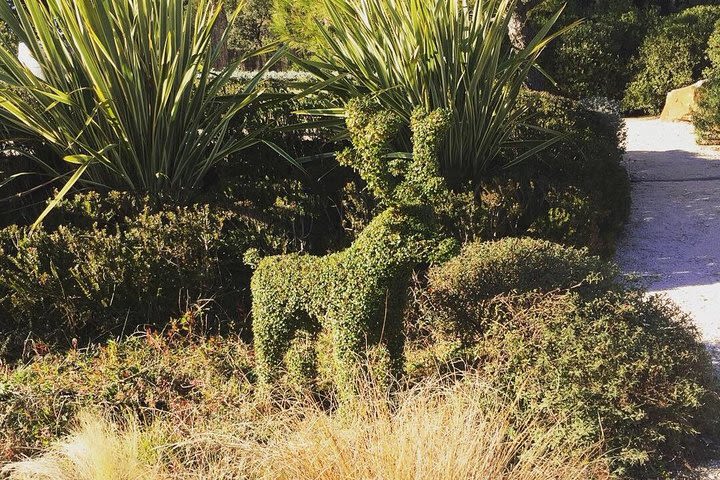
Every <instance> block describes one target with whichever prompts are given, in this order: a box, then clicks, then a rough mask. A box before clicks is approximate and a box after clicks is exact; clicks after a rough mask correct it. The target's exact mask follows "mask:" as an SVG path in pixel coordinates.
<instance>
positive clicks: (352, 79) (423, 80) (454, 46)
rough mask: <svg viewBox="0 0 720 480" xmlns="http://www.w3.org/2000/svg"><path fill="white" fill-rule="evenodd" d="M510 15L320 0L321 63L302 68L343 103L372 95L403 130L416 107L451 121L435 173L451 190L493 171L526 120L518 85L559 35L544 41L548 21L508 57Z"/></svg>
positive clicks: (423, 4) (436, 3) (488, 8)
mask: <svg viewBox="0 0 720 480" xmlns="http://www.w3.org/2000/svg"><path fill="white" fill-rule="evenodd" d="M514 6H515V1H514V0H491V1H488V2H474V3H473V4H472V5H471V6H470V7H468V8H464V7H463V6H462V2H459V1H446V0H433V1H424V0H413V1H409V2H408V1H400V0H371V1H368V2H365V1H362V2H361V1H358V0H328V1H327V8H328V16H329V25H328V26H327V27H325V28H323V33H324V35H325V37H326V41H327V44H328V48H327V49H326V50H325V51H323V52H322V53H320V54H319V56H320V57H321V59H322V61H320V62H301V64H303V66H304V67H305V68H306V69H308V71H310V72H312V73H314V74H316V75H317V76H318V77H319V78H320V79H321V80H323V81H324V82H329V83H330V84H329V85H328V88H329V89H330V90H332V91H334V92H336V93H337V94H338V95H339V96H340V97H342V98H344V99H346V100H347V99H350V98H356V97H358V96H361V95H365V94H371V95H373V96H375V97H376V98H377V99H378V101H379V102H380V104H381V105H382V106H383V108H385V109H388V110H389V111H391V112H392V113H393V114H394V115H395V116H397V117H398V118H399V119H401V120H402V121H403V122H404V123H405V124H409V122H410V117H411V115H412V113H413V112H414V111H415V109H416V108H417V107H422V108H423V109H424V110H425V111H428V112H429V111H434V110H436V109H445V110H448V111H450V112H452V116H453V117H452V122H451V127H450V131H449V133H448V139H447V143H446V145H445V146H444V147H443V149H442V152H441V167H442V171H443V174H444V175H445V176H446V178H448V179H449V181H450V182H451V184H453V186H455V184H456V183H463V182H465V181H467V180H469V179H478V178H480V177H481V176H482V175H484V174H486V173H487V172H488V171H492V170H494V169H496V168H498V167H500V166H501V165H502V164H501V163H500V162H499V156H500V154H501V152H502V151H503V150H504V149H506V148H507V147H508V146H509V145H508V134H509V132H510V131H512V129H514V128H515V127H516V125H517V124H518V123H520V122H522V121H523V120H524V119H525V115H524V113H525V112H524V111H523V110H522V109H518V108H516V101H517V97H518V96H519V94H520V91H521V88H522V85H523V83H524V81H525V79H526V78H527V76H528V72H529V71H530V70H531V69H532V68H533V67H534V65H535V62H536V60H537V57H538V55H540V53H541V52H542V51H543V49H544V48H545V47H546V46H547V44H548V43H549V42H550V41H551V40H552V39H553V38H555V37H556V36H557V35H559V34H560V33H561V32H562V31H561V32H558V33H556V34H552V35H548V32H549V30H550V29H551V28H552V26H553V24H554V18H552V19H551V20H550V21H548V22H547V23H546V24H545V25H544V27H543V29H542V30H541V31H540V32H539V33H538V35H537V37H536V38H534V39H533V41H532V42H530V44H529V45H528V47H527V48H526V49H524V50H522V51H519V52H515V51H513V50H512V49H511V48H510V46H509V42H508V38H507V32H508V23H509V20H510V16H511V12H512V10H513V8H514ZM419 58H421V59H423V61H418V59H419ZM448 59H452V61H448ZM409 140H410V139H409V135H407V134H406V135H402V136H399V138H398V142H399V143H400V145H401V148H403V149H405V150H408V149H409ZM528 149H530V147H528ZM526 153H527V152H521V153H519V154H518V155H517V156H515V157H514V158H513V159H512V162H513V163H516V162H520V161H522V159H523V158H524V157H525V156H526Z"/></svg>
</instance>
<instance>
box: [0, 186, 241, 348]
mask: <svg viewBox="0 0 720 480" xmlns="http://www.w3.org/2000/svg"><path fill="white" fill-rule="evenodd" d="M98 200H99V199H98V197H97V196H96V195H90V196H85V197H78V198H76V199H75V200H74V202H75V205H74V206H73V207H74V208H76V209H77V208H86V209H87V210H86V213H87V216H86V217H85V218H87V220H86V221H87V222H88V224H87V225H82V222H81V221H78V222H76V223H75V224H73V223H74V222H68V223H67V224H66V225H60V226H58V227H57V228H56V229H54V230H45V229H40V230H37V231H35V232H34V233H33V234H32V235H30V236H28V235H27V233H28V232H27V229H25V228H21V227H17V226H10V227H7V228H5V229H4V230H2V231H0V245H1V248H2V255H0V288H1V289H2V291H3V294H4V299H3V301H2V307H3V310H4V315H3V317H4V318H3V319H2V321H1V324H0V326H1V328H0V332H1V334H2V337H3V338H4V339H5V340H9V341H10V345H8V347H10V348H9V352H6V353H13V352H17V350H18V347H19V345H18V344H20V343H21V342H22V340H24V339H25V337H27V336H28V335H30V338H40V339H42V340H43V341H45V342H49V343H55V342H59V343H60V344H61V345H69V344H70V340H71V339H72V338H76V339H77V340H78V341H80V343H81V344H84V343H85V342H86V341H87V340H88V339H92V338H96V337H97V336H105V335H108V334H119V333H121V332H125V333H127V334H129V333H132V332H133V331H134V330H135V329H136V327H138V326H139V325H145V324H147V325H150V326H153V327H157V326H160V327H162V326H163V325H164V324H165V322H167V320H169V318H170V317H171V316H173V315H180V314H181V313H182V312H183V311H184V309H185V308H191V306H192V305H194V304H198V303H199V304H201V305H202V304H205V303H207V304H208V305H207V306H208V312H207V313H208V314H209V313H210V312H211V311H215V314H216V315H219V314H220V313H221V312H222V311H223V310H224V309H223V308H213V307H217V306H219V305H220V304H224V306H225V307H229V308H230V310H229V311H230V312H233V311H236V310H237V308H238V305H235V306H234V307H232V306H231V305H232V303H233V301H237V296H238V295H239V294H238V292H237V291H236V290H235V289H237V288H242V284H241V283H240V282H238V284H237V285H233V284H234V283H235V282H233V281H231V280H230V279H232V278H233V273H235V274H237V272H238V267H239V266H241V264H240V260H238V258H239V257H240V255H241V252H242V251H243V250H244V249H245V248H247V247H248V246H249V245H248V244H247V243H244V242H248V241H252V237H251V236H248V237H247V238H242V237H237V236H233V235H228V236H225V235H223V232H224V230H225V229H226V228H227V226H228V224H229V223H230V222H232V221H234V220H235V219H236V215H234V214H233V212H231V211H223V210H215V211H214V210H212V209H210V208H209V207H207V206H195V207H183V208H180V207H177V208H171V209H167V210H160V211H155V212H153V211H152V210H151V208H150V206H149V204H147V203H144V202H138V204H134V200H133V199H132V197H131V196H129V195H127V196H123V195H117V197H115V198H114V199H113V200H116V201H117V204H119V205H122V204H123V203H125V205H126V211H127V210H128V209H129V210H135V212H134V214H133V215H129V216H126V217H123V216H122V213H121V211H122V210H120V209H118V210H117V211H113V210H112V209H110V208H107V207H100V206H99V204H98ZM108 203H115V202H108ZM237 241H240V244H239V245H235V244H234V243H233V242H237ZM233 259H235V260H234V263H235V265H233ZM230 292H233V297H235V298H233V299H232V300H233V301H230V302H228V300H229V299H228V298H227V295H228V294H229V293H230ZM213 298H215V300H214V301H213V300H212V299H213ZM215 302H220V303H218V304H215ZM230 315H231V318H232V317H234V316H235V315H234V314H230ZM223 320H225V318H223Z"/></svg>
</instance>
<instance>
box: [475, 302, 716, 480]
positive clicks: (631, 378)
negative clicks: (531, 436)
mask: <svg viewBox="0 0 720 480" xmlns="http://www.w3.org/2000/svg"><path fill="white" fill-rule="evenodd" d="M489 311H490V312H492V316H491V317H488V318H487V321H486V324H487V329H486V331H485V333H484V336H483V339H482V341H480V342H478V343H477V344H476V347H475V350H474V351H473V354H474V355H473V356H474V358H476V359H477V361H478V363H479V365H481V367H480V368H481V369H484V370H485V374H486V375H487V377H488V378H491V379H494V380H496V381H497V386H498V388H501V389H504V390H505V391H507V392H508V395H511V397H512V398H517V399H518V402H519V404H520V405H524V407H525V408H526V409H527V410H528V411H535V412H537V411H543V412H546V413H547V414H548V415H549V416H550V417H551V418H555V419H557V421H558V422H561V423H564V424H565V425H566V429H565V431H564V433H563V434H562V435H561V438H557V441H558V442H567V443H568V444H573V442H580V443H581V444H582V443H585V444H596V443H597V442H600V444H601V446H602V448H603V450H605V451H609V452H610V458H609V461H610V464H611V469H612V470H613V471H614V472H615V473H616V474H619V475H620V476H628V477H634V478H659V477H660V476H663V475H662V472H667V470H668V469H669V468H670V467H671V466H672V464H673V463H675V462H677V463H676V464H675V466H677V464H680V463H681V462H682V461H683V460H684V459H687V458H692V456H693V455H695V454H700V453H702V452H703V450H705V449H707V443H706V442H705V441H703V440H702V437H704V436H708V435H709V436H714V435H716V434H717V431H718V430H717V429H718V417H717V408H718V406H719V405H720V404H719V403H718V393H717V392H718V390H717V384H716V379H715V377H714V375H713V368H712V364H711V362H710V359H709V356H708V354H707V352H706V350H705V347H704V346H703V344H702V343H701V342H700V341H699V339H698V335H697V332H696V330H695V328H694V326H693V325H692V322H691V319H690V318H689V317H688V316H687V315H685V314H682V313H681V312H680V310H679V309H678V308H677V307H676V306H675V305H674V304H672V303H671V302H670V301H669V300H666V299H663V298H661V297H650V298H648V297H647V296H646V295H645V294H644V292H636V291H615V292H609V293H606V294H603V295H601V296H599V297H597V298H594V299H590V300H587V299H583V298H582V297H581V296H580V295H578V294H575V293H572V294H554V295H546V294H545V295H543V294H526V295H507V296H504V297H502V298H496V299H495V300H494V301H493V308H492V309H490V310H489Z"/></svg>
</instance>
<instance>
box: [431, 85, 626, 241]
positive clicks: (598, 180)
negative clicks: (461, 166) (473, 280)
mask: <svg viewBox="0 0 720 480" xmlns="http://www.w3.org/2000/svg"><path fill="white" fill-rule="evenodd" d="M520 101H521V102H522V104H523V108H526V109H527V110H528V112H529V120H528V122H527V124H528V125H526V126H522V127H520V128H518V129H516V130H515V132H514V134H513V135H514V137H518V138H524V139H526V140H527V139H530V140H533V139H538V140H537V141H542V140H541V139H542V138H544V135H545V134H544V131H546V130H553V131H559V132H565V136H564V137H563V138H562V139H561V140H560V141H559V142H557V143H555V144H554V145H552V146H550V147H548V148H546V149H545V150H543V151H542V152H540V153H539V154H537V155H534V156H533V157H531V158H530V159H528V161H525V162H523V163H521V164H519V165H516V166H514V167H512V168H510V169H507V170H505V171H503V172H502V173H500V174H498V175H497V176H496V177H494V178H489V179H487V180H485V181H483V182H482V183H481V185H480V186H479V187H478V188H475V189H472V190H471V189H469V188H468V189H466V190H465V191H464V192H461V193H458V194H456V195H454V196H453V197H452V198H450V199H449V201H448V202H447V203H446V204H445V205H444V214H445V216H446V217H447V220H446V223H447V228H448V230H449V231H452V232H453V233H454V234H455V236H456V237H457V238H458V239H459V240H462V241H463V242H466V241H470V240H474V239H485V240H489V239H496V238H500V237H504V236H525V235H530V236H533V237H538V238H543V239H547V240H552V241H555V242H559V243H564V244H567V245H573V246H577V247H589V248H590V249H591V251H592V252H593V253H599V254H603V255H612V253H613V252H614V248H615V240H616V238H617V235H618V234H619V233H620V232H621V231H622V228H623V225H624V222H625V220H626V219H627V216H628V214H629V210H630V182H629V179H628V175H627V172H626V170H625V168H624V167H623V166H622V163H621V162H622V159H623V157H622V153H623V151H622V148H621V146H620V144H621V142H622V140H623V138H624V125H623V122H622V120H621V119H620V117H619V116H617V115H611V114H606V113H600V112H596V111H591V110H588V109H587V108H585V107H583V106H582V105H581V104H580V103H578V102H576V101H573V100H569V99H565V98H561V97H556V96H553V95H550V94H547V93H538V92H525V93H524V94H523V96H522V97H521V100H520ZM533 127H536V128H533ZM537 128H539V129H540V131H538V130H537ZM514 137H513V138H514ZM509 155H510V156H511V157H510V158H512V153H509Z"/></svg>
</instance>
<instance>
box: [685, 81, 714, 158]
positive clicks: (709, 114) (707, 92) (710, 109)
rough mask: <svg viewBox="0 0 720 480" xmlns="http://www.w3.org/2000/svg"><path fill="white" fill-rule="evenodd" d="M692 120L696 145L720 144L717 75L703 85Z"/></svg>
mask: <svg viewBox="0 0 720 480" xmlns="http://www.w3.org/2000/svg"><path fill="white" fill-rule="evenodd" d="M692 120H693V124H694V125H695V135H696V136H697V140H698V143H702V144H711V145H716V144H718V143H720V78H717V74H713V76H712V77H711V78H710V79H709V80H708V81H707V82H705V84H703V88H702V89H701V91H700V96H699V98H698V105H697V110H696V111H695V112H693V119H692Z"/></svg>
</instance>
